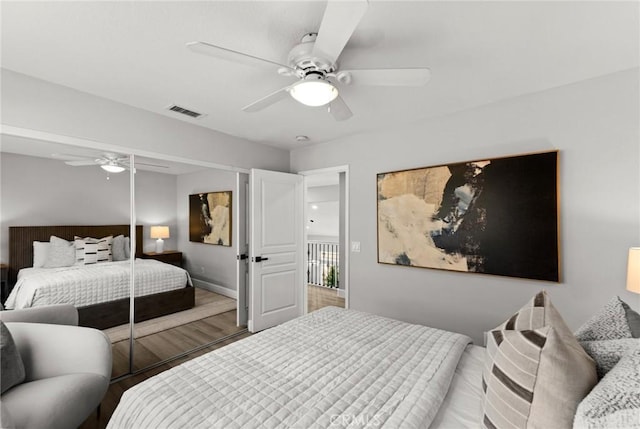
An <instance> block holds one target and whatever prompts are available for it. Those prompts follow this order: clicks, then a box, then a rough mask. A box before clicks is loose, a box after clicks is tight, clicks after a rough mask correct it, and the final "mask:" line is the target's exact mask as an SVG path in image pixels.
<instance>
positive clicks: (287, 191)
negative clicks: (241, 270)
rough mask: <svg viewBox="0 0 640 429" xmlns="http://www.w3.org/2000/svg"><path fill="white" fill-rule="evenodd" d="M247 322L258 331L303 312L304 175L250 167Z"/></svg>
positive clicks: (250, 329) (250, 328)
mask: <svg viewBox="0 0 640 429" xmlns="http://www.w3.org/2000/svg"><path fill="white" fill-rule="evenodd" d="M250 181H251V191H250V193H251V199H250V202H251V208H250V213H251V216H250V218H251V223H250V239H249V243H250V244H249V247H250V251H249V257H250V262H249V264H250V265H249V278H250V297H249V323H248V328H249V331H251V332H258V331H261V330H263V329H266V328H270V327H272V326H275V325H278V324H280V323H283V322H286V321H287V320H290V319H293V318H295V317H298V316H300V315H302V312H303V306H302V282H303V266H302V265H303V264H302V261H303V233H302V230H303V225H302V221H303V196H304V191H303V177H302V176H299V175H297V174H288V173H280V172H275V171H266V170H257V169H252V170H251V179H250Z"/></svg>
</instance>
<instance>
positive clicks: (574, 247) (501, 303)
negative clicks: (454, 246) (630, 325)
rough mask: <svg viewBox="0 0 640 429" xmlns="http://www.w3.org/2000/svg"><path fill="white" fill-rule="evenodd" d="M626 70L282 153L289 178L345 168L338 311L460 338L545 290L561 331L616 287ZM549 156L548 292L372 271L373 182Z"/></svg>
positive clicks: (636, 152)
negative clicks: (388, 174) (551, 234)
mask: <svg viewBox="0 0 640 429" xmlns="http://www.w3.org/2000/svg"><path fill="white" fill-rule="evenodd" d="M638 79H639V73H638V69H634V70H629V71H624V72H620V73H615V74H612V75H608V76H604V77H601V78H597V79H592V80H589V81H585V82H581V83H576V84H573V85H568V86H564V87H560V88H556V89H553V90H548V91H544V92H540V93H536V94H532V95H527V96H522V97H518V98H514V99H510V100H505V101H501V102H497V103H494V104H491V105H487V106H484V107H479V108H476V109H473V110H469V111H465V112H461V113H458V114H454V115H450V116H447V117H440V118H436V119H431V120H425V121H422V122H420V123H417V124H413V125H410V126H405V127H401V128H400V127H399V128H397V129H394V130H385V131H380V132H375V133H369V134H362V135H356V136H351V137H347V138H344V139H340V140H337V141H333V142H330V143H326V144H323V145H315V146H309V147H307V148H300V149H297V150H295V151H293V152H292V153H291V167H292V171H304V170H311V169H316V168H324V167H332V166H338V165H345V164H349V186H350V194H349V195H350V201H349V204H350V226H349V230H350V237H351V240H352V241H360V242H361V246H362V252H361V253H352V254H351V261H350V264H351V266H350V283H349V284H350V291H349V293H350V303H351V307H352V308H354V309H358V310H364V311H370V312H374V313H378V314H382V315H386V316H390V317H395V318H399V319H403V320H408V321H411V322H416V323H422V324H426V325H431V326H435V327H439V328H444V329H448V330H452V331H457V332H462V333H465V334H468V335H470V336H471V337H472V338H473V339H474V341H475V342H476V343H479V344H482V332H483V331H485V330H489V329H491V328H493V327H495V326H496V325H497V324H499V323H500V322H501V321H503V320H504V319H506V318H507V317H509V316H510V315H511V314H512V313H513V312H514V311H515V310H517V309H518V308H520V306H521V305H522V304H524V303H525V302H526V301H528V300H529V299H530V298H531V297H532V296H533V295H534V294H535V293H536V292H537V291H539V290H540V289H546V290H547V291H548V292H549V294H550V296H551V299H552V301H553V302H554V304H555V305H556V307H557V308H558V309H559V311H560V312H561V313H562V314H563V316H564V317H565V319H566V321H567V323H568V324H569V325H570V327H572V328H577V327H578V326H579V325H580V324H581V323H582V322H584V321H585V320H586V319H587V318H588V317H589V316H591V315H592V314H593V313H594V312H595V311H596V310H597V309H598V308H599V307H601V306H602V305H604V303H605V302H607V301H608V300H609V299H610V298H611V297H612V296H614V295H620V296H621V297H622V299H623V300H625V301H627V302H628V303H630V304H631V305H632V306H635V308H636V309H638V308H640V299H638V296H637V295H633V294H631V293H629V292H626V291H625V289H624V288H625V276H626V257H627V251H628V248H629V247H631V246H638V245H640V144H639V142H640V132H639V125H638V117H639V113H640V112H639V106H638V104H639V103H638V94H639V90H640V88H639V85H638ZM553 149H559V150H560V155H559V159H560V166H559V171H560V177H559V186H560V215H561V217H560V218H561V225H560V228H561V229H560V232H561V243H560V252H561V267H562V279H563V280H562V282H561V283H560V284H555V283H545V282H539V281H533V280H521V279H515V278H506V277H499V276H489V275H481V274H467V273H454V272H447V271H437V270H430V269H421V268H411V267H402V266H390V265H382V264H378V263H377V254H376V247H377V243H376V174H377V173H380V172H385V171H394V170H401V169H407V168H414V167H423V166H430V165H438V164H444V163H450V162H459V161H468V160H474V159H486V158H490V157H497V156H507V155H516V154H522V153H527V152H531V151H541V150H553Z"/></svg>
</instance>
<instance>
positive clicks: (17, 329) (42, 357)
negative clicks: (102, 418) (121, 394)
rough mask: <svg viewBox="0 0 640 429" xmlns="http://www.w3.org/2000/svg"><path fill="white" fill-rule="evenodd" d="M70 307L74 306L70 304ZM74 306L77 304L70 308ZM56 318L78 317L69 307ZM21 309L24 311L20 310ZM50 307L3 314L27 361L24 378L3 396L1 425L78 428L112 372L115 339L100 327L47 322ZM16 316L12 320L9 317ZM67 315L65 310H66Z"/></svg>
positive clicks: (89, 412) (24, 361) (24, 362)
mask: <svg viewBox="0 0 640 429" xmlns="http://www.w3.org/2000/svg"><path fill="white" fill-rule="evenodd" d="M69 307H71V306H69ZM71 308H73V307H71ZM57 310H62V313H63V315H61V314H56V315H55V317H54V318H53V319H52V321H55V322H57V323H64V322H74V317H73V314H72V313H73V312H75V309H73V311H71V310H70V309H68V308H66V309H60V308H58V309H57ZM20 312H22V314H21V313H20ZM46 312H47V311H42V310H41V311H35V312H34V311H26V310H11V311H5V312H0V313H5V314H2V320H3V322H5V324H6V327H7V328H8V330H9V332H10V334H11V336H12V337H13V341H14V342H15V345H16V347H17V349H18V352H19V353H20V358H21V359H22V362H23V364H24V369H25V379H24V381H23V382H22V383H20V384H17V385H15V386H13V387H11V388H10V389H9V390H7V391H5V392H4V393H3V394H2V396H1V397H0V401H1V407H0V412H1V419H0V426H1V427H2V428H5V427H16V428H51V429H57V428H61V429H62V428H75V427H78V426H79V425H81V424H82V422H83V421H84V420H86V418H87V417H88V416H89V415H90V414H91V413H92V412H93V411H94V410H95V409H96V408H97V407H98V406H99V404H100V402H101V401H102V398H103V397H104V395H105V393H106V391H107V388H108V387H109V380H110V377H111V359H112V357H111V343H110V342H109V339H108V338H107V337H106V335H105V334H104V333H102V332H101V331H99V330H97V329H92V328H84V327H78V326H73V325H74V324H77V317H78V316H77V312H75V322H74V323H71V325H69V324H49V323H24V322H22V321H18V320H16V319H20V317H19V316H21V315H25V317H26V320H29V321H31V322H33V321H38V322H43V321H47V320H46V317H44V315H45V314H46ZM10 313H13V314H11V316H10V317H9V319H11V321H9V320H8V318H7V316H8V315H9V314H10ZM65 314H66V315H65Z"/></svg>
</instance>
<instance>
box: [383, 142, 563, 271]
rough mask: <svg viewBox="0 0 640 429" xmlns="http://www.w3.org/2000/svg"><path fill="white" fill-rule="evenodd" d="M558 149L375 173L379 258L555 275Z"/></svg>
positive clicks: (429, 265) (447, 267)
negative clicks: (376, 174)
mask: <svg viewBox="0 0 640 429" xmlns="http://www.w3.org/2000/svg"><path fill="white" fill-rule="evenodd" d="M557 176H558V152H557V151H553V152H544V153H534V154H527V155H519V156H512V157H505V158H496V159H485V160H478V161H469V162H461V163H455V164H447V165H438V166H434V167H424V168H416V169H411V170H404V171H394V172H389V173H380V174H378V176H377V188H378V189H377V195H378V201H377V202H378V210H377V216H378V262H379V263H384V264H393V265H407V266H413V267H423V268H435V269H442V270H451V271H462V272H472V273H484V274H494V275H500V276H509V277H520V278H528V279H536V280H546V281H553V282H559V281H560V269H559V261H558V259H559V258H558V236H559V234H558V185H557Z"/></svg>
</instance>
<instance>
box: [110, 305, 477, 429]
mask: <svg viewBox="0 0 640 429" xmlns="http://www.w3.org/2000/svg"><path fill="white" fill-rule="evenodd" d="M469 342H470V340H469V338H468V337H465V336H463V335H460V334H455V333H452V332H447V331H442V330H438V329H433V328H428V327H425V326H419V325H411V324H408V323H404V322H400V321H397V320H392V319H387V318H383V317H379V316H375V315H372V314H367V313H361V312H357V311H353V310H344V309H339V308H336V307H326V308H324V309H321V310H319V311H316V312H314V313H310V314H308V315H306V316H303V317H301V318H298V319H295V320H292V321H290V322H287V323H285V324H283V325H280V326H278V327H275V328H272V329H268V330H266V331H263V332H261V333H259V334H256V335H253V336H251V337H249V338H246V339H243V340H241V341H238V342H235V343H233V344H231V345H228V346H226V347H223V348H221V349H218V350H215V351H213V352H210V353H208V354H206V355H203V356H200V357H199V358H196V359H194V360H191V361H188V362H186V363H184V364H182V365H180V366H178V367H175V368H173V369H171V370H168V371H166V372H163V373H161V374H159V375H157V376H155V377H153V378H150V379H148V380H146V381H144V382H143V383H141V384H138V385H136V386H134V387H132V388H131V389H129V390H127V391H126V392H125V393H124V395H123V396H122V399H121V400H120V404H119V405H118V407H117V409H116V410H115V412H114V414H113V416H112V418H111V420H110V421H109V425H108V428H111V429H115V428H123V429H124V428H136V429H143V428H154V429H159V428H181V429H182V428H225V429H232V428H300V429H306V428H330V427H331V428H333V427H336V428H338V427H349V428H359V427H375V428H378V427H385V428H394V429H395V428H403V429H404V428H426V427H428V426H429V424H430V423H431V421H432V420H433V418H434V416H435V415H436V413H437V411H438V408H439V406H440V404H441V403H442V400H443V398H444V397H445V395H446V392H447V389H448V388H449V384H450V382H451V378H452V376H453V373H454V370H455V368H456V365H457V363H458V360H459V359H460V356H461V354H462V352H463V350H464V348H465V346H466V345H467V344H468V343H469Z"/></svg>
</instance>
